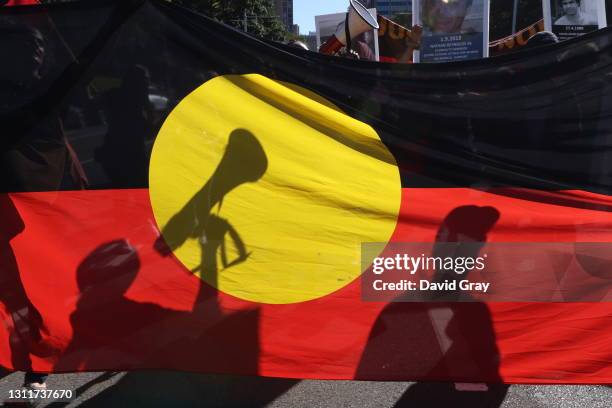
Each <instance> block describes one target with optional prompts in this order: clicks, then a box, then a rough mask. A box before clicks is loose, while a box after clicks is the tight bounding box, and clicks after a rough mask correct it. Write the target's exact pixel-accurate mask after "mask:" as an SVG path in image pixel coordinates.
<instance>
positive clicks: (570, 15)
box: [553, 0, 597, 26]
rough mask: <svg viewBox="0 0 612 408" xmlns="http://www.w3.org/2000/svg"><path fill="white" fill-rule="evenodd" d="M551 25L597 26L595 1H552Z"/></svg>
mask: <svg viewBox="0 0 612 408" xmlns="http://www.w3.org/2000/svg"><path fill="white" fill-rule="evenodd" d="M553 1H554V2H555V3H556V7H554V9H553V11H554V12H553V21H554V23H553V25H582V26H587V25H597V14H596V12H597V9H596V8H594V7H589V6H591V5H593V6H596V5H595V0H553Z"/></svg>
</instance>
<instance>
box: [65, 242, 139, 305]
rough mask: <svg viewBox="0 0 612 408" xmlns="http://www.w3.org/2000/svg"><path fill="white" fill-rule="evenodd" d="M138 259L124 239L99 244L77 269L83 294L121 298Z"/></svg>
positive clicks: (131, 281)
mask: <svg viewBox="0 0 612 408" xmlns="http://www.w3.org/2000/svg"><path fill="white" fill-rule="evenodd" d="M139 269H140V258H139V257H138V253H137V252H136V250H135V249H134V248H133V247H132V246H131V245H130V244H129V243H128V242H127V241H126V240H123V239H122V240H116V241H112V242H108V243H106V244H103V245H100V246H99V247H98V248H96V249H95V250H94V251H93V252H91V253H90V254H89V255H88V256H87V257H86V258H85V259H84V260H83V261H82V262H81V264H80V265H79V267H78V268H77V285H78V287H79V290H80V291H81V293H82V294H83V295H86V296H90V295H95V296H96V298H98V299H100V296H106V297H110V298H112V297H115V298H116V297H120V296H122V295H123V294H124V293H125V292H126V291H127V290H128V288H129V287H130V285H131V284H132V283H133V282H134V279H135V278H136V275H137V273H138V270H139Z"/></svg>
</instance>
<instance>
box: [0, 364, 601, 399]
mask: <svg viewBox="0 0 612 408" xmlns="http://www.w3.org/2000/svg"><path fill="white" fill-rule="evenodd" d="M22 379H23V374H22V373H12V374H9V373H1V372H0V396H1V397H2V398H1V399H2V400H4V399H6V398H7V396H8V391H9V390H10V389H14V388H17V387H19V385H20V384H21V381H22ZM48 384H49V388H52V389H72V390H74V391H76V394H77V396H78V397H77V398H76V399H75V400H73V401H71V402H70V403H68V404H67V403H58V402H52V401H49V402H46V403H42V404H40V405H39V406H40V407H53V408H57V407H65V406H68V407H77V406H78V407H87V408H93V407H96V408H97V407H105V408H106V407H113V408H114V407H147V408H155V407H196V406H197V407H264V406H265V407H275V408H280V407H283V408H284V407H308V408H315V407H334V408H336V407H417V408H427V407H436V408H437V407H453V408H463V407H465V408H468V407H469V408H479V407H504V408H511V407H512V408H536V407H560V408H561V407H562V408H566V407H567V408H570V407H572V408H600V407H601V408H610V407H612V388H610V387H607V386H518V385H514V386H510V387H508V388H506V387H503V386H498V387H495V388H493V389H492V390H491V391H489V392H456V391H454V388H453V387H452V385H449V384H444V383H407V382H370V381H310V380H309V381H294V380H285V379H271V378H259V377H236V376H221V375H205V374H192V373H184V372H167V371H151V372H137V373H135V372H131V373H80V374H63V375H54V376H52V377H50V378H49V381H48Z"/></svg>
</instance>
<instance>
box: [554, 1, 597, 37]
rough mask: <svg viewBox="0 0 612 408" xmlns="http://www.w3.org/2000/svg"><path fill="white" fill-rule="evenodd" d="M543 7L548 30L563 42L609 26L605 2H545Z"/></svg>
mask: <svg viewBox="0 0 612 408" xmlns="http://www.w3.org/2000/svg"><path fill="white" fill-rule="evenodd" d="M542 7H543V14H544V25H545V28H546V30H548V31H552V32H553V33H555V34H556V35H557V37H558V38H559V40H561V41H563V40H569V39H571V38H574V37H578V36H580V35H583V34H586V33H589V32H591V31H595V30H597V29H598V28H604V27H606V25H607V24H606V8H605V2H604V0H545V1H543V2H542Z"/></svg>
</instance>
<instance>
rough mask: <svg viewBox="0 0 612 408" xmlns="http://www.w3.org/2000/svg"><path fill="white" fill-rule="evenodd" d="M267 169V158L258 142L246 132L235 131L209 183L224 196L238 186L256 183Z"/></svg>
mask: <svg viewBox="0 0 612 408" xmlns="http://www.w3.org/2000/svg"><path fill="white" fill-rule="evenodd" d="M267 169H268V158H267V157H266V153H265V152H264V149H263V146H262V145H261V143H259V140H257V138H256V137H255V136H254V135H253V134H252V133H251V132H249V131H248V130H245V129H236V130H234V131H233V132H232V133H231V134H230V136H229V140H228V142H227V147H226V148H225V153H224V154H223V157H222V158H221V161H220V162H219V165H218V166H217V169H216V170H215V173H214V174H213V176H212V177H211V181H213V182H214V185H215V188H219V189H220V192H221V194H225V193H227V192H229V191H230V190H232V189H234V188H235V187H237V186H239V185H240V184H243V183H249V182H250V183H254V182H256V181H258V180H259V179H261V178H262V177H263V175H264V174H265V172H266V170H267Z"/></svg>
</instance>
